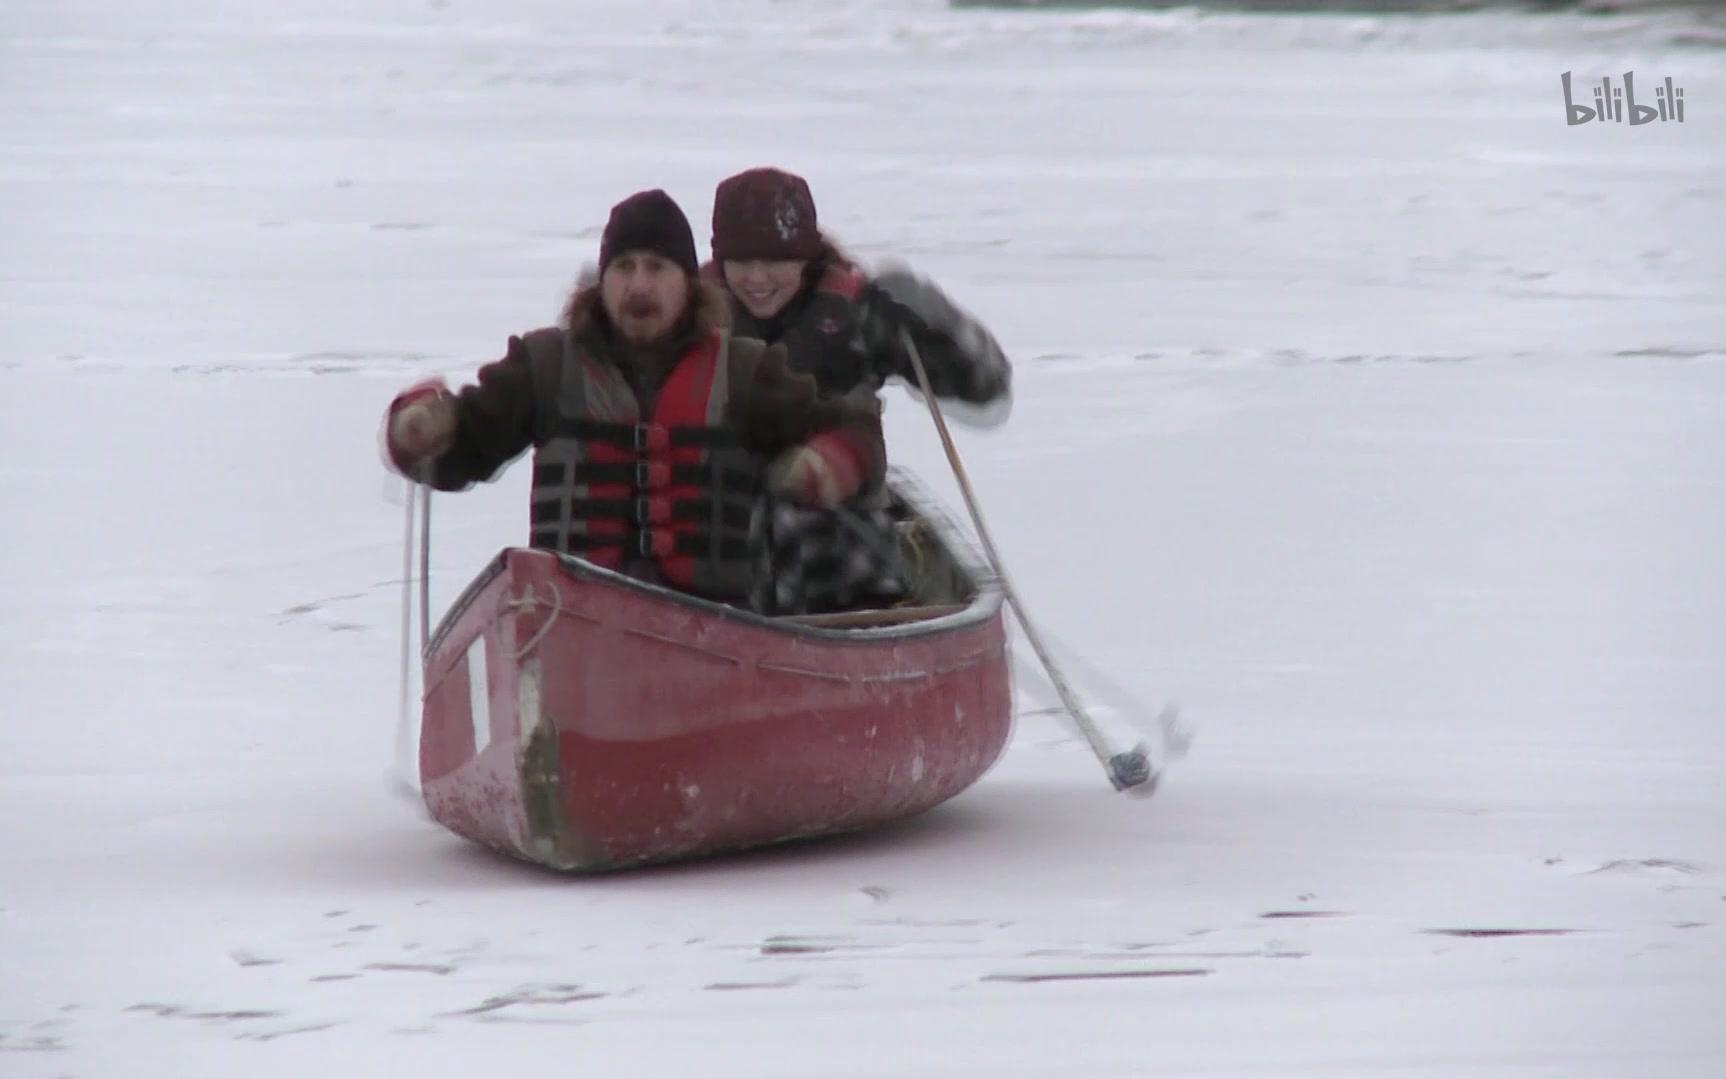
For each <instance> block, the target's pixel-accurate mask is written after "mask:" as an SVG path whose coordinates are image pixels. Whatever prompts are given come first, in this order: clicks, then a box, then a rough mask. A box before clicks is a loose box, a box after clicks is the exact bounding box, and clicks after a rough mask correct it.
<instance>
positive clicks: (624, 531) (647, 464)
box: [531, 419, 760, 560]
mask: <svg viewBox="0 0 1726 1079" xmlns="http://www.w3.org/2000/svg"><path fill="white" fill-rule="evenodd" d="M556 433H557V436H558V437H559V438H568V439H575V440H579V441H582V442H585V443H587V444H589V445H592V444H600V445H605V446H609V447H611V448H612V449H615V450H618V451H620V452H622V453H626V454H630V455H632V456H634V457H635V458H636V459H635V460H634V461H608V462H599V461H579V462H576V463H575V464H574V465H573V466H571V465H567V464H565V463H563V462H557V461H552V462H542V463H540V464H537V465H535V466H534V474H533V481H534V486H535V487H539V488H553V487H563V486H566V485H568V484H605V485H616V486H625V487H633V488H634V489H635V491H636V496H635V497H633V498H582V499H580V500H576V501H573V502H572V503H571V504H570V506H569V507H568V511H569V516H570V520H571V522H574V521H578V520H579V521H584V522H587V523H588V526H589V527H588V529H586V530H585V531H584V532H583V533H582V534H575V535H569V536H567V537H565V543H566V544H567V546H568V549H569V550H570V551H571V552H572V553H573V552H578V551H585V550H594V549H596V548H602V547H614V546H621V547H622V548H623V549H624V550H625V551H626V552H633V553H637V554H641V555H645V556H655V555H657V556H660V557H664V556H667V555H674V554H675V555H687V556H690V557H695V558H701V557H708V556H713V555H717V556H718V557H719V558H721V559H727V560H741V559H745V558H747V557H748V555H749V545H748V541H747V538H746V537H747V535H748V531H749V516H750V509H751V506H752V505H753V501H754V497H755V489H756V486H757V484H758V478H759V474H760V473H759V470H758V469H756V468H754V467H752V466H748V465H747V464H742V463H739V464H713V463H708V464H700V465H696V464H672V463H670V462H667V461H656V460H652V459H650V458H649V457H648V456H647V455H649V454H655V455H658V454H664V453H666V452H668V451H669V450H670V449H672V448H692V447H700V448H702V449H705V450H709V451H714V450H720V451H723V450H736V449H738V448H739V446H740V443H739V441H738V439H737V436H736V435H735V434H733V433H732V432H730V431H728V430H725V429H723V428H716V427H668V426H665V425H662V424H651V423H608V422H604V421H600V420H569V419H566V420H560V421H558V423H557V424H556ZM669 487H695V488H698V489H699V490H700V492H701V493H700V494H698V495H695V496H693V497H691V496H682V497H677V498H668V497H666V496H665V495H663V494H660V493H659V492H662V491H664V490H665V489H667V488H669ZM563 511H564V507H563V506H562V505H561V504H560V503H557V502H536V503H534V505H533V508H532V522H531V524H532V528H531V536H532V542H533V543H534V545H535V546H544V547H550V546H554V545H556V544H557V542H558V535H559V533H560V531H561V525H562V515H563ZM605 521H612V522H616V524H617V525H618V526H619V527H618V528H617V529H616V531H610V530H607V531H603V532H599V531H594V530H593V528H592V525H593V524H596V523H599V522H605ZM673 522H680V523H690V522H704V523H709V524H713V523H717V525H718V526H719V530H720V534H719V536H718V537H717V543H716V542H715V536H714V534H713V532H712V530H711V529H709V528H697V529H694V530H691V531H684V532H678V533H675V534H674V533H672V532H670V531H669V530H667V529H666V528H664V527H663V526H665V525H669V524H671V523H673Z"/></svg>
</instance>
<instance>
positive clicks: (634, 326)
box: [613, 296, 682, 348]
mask: <svg viewBox="0 0 1726 1079" xmlns="http://www.w3.org/2000/svg"><path fill="white" fill-rule="evenodd" d="M622 307H623V309H622V310H621V311H619V312H618V314H617V317H616V318H615V319H614V320H613V321H614V322H616V324H617V332H618V335H619V336H621V337H622V338H623V339H624V341H626V342H628V343H629V344H631V345H633V346H635V347H637V348H646V347H651V346H653V345H660V344H665V343H666V342H667V341H669V340H670V338H671V337H672V335H673V334H674V333H675V332H676V330H677V327H678V324H679V323H680V322H681V321H682V319H681V318H679V317H674V316H668V315H667V314H666V312H665V308H664V307H663V306H661V305H660V303H659V301H658V300H655V299H653V298H652V297H645V296H637V297H631V298H630V299H628V300H625V301H624V302H623V305H622Z"/></svg>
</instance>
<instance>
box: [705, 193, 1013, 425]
mask: <svg viewBox="0 0 1726 1079" xmlns="http://www.w3.org/2000/svg"><path fill="white" fill-rule="evenodd" d="M703 274H704V276H706V277H708V278H709V279H710V280H714V281H718V282H720V283H721V284H723V285H724V286H725V290H726V294H727V295H728V297H729V298H730V301H731V316H732V321H733V324H734V325H735V326H736V328H737V332H738V333H741V334H746V335H748V336H750V337H759V338H760V339H761V340H763V341H766V342H768V343H773V342H783V343H784V344H785V345H786V346H787V349H788V351H789V353H790V357H791V362H792V364H793V365H794V366H796V367H797V368H798V369H799V370H803V371H807V372H809V373H810V374H812V375H814V376H815V378H816V380H817V381H819V382H820V383H821V388H822V389H824V390H827V391H828V392H830V393H845V392H848V391H850V390H853V389H855V388H857V387H859V386H867V387H868V388H869V389H871V390H879V389H880V388H881V386H882V384H883V383H885V382H886V381H887V379H889V378H892V377H898V378H902V379H904V380H905V382H906V383H907V384H908V385H910V386H911V387H912V388H913V389H916V388H918V386H919V381H918V378H917V374H916V371H915V369H914V368H913V366H912V364H911V358H910V355H909V353H908V352H907V350H906V349H905V346H904V343H903V342H902V340H901V338H900V335H901V333H906V334H909V336H910V337H911V339H912V341H913V342H914V343H915V345H916V347H917V352H918V355H919V356H920V357H921V359H922V361H923V366H924V368H925V369H926V371H927V373H928V376H929V384H930V386H931V387H932V388H933V389H934V391H935V394H936V396H938V397H941V398H943V399H947V400H952V401H958V402H960V403H962V405H963V406H970V407H969V408H967V409H966V410H965V412H964V413H963V414H964V415H965V416H966V417H967V418H969V419H971V420H972V421H973V422H978V423H981V424H984V425H993V424H995V423H999V422H1001V421H1002V420H1004V419H1005V418H1006V415H1007V413H1008V412H1009V411H1010V410H1011V406H1012V374H1013V372H1012V367H1011V365H1010V364H1009V363H1008V361H1007V357H1006V355H1005V354H1004V353H1003V352H1002V351H1001V346H1000V344H999V343H998V342H996V340H995V337H994V335H993V334H991V333H990V332H989V331H988V330H987V329H986V328H985V327H984V326H983V325H982V324H981V323H980V322H978V321H977V320H976V319H975V318H973V317H972V316H970V315H968V314H966V313H965V312H964V311H962V310H960V308H959V307H958V306H957V305H956V304H954V303H953V301H952V300H950V299H949V298H948V297H947V295H946V293H944V292H942V291H941V290H940V289H939V288H937V287H936V286H935V285H934V283H933V282H930V281H929V280H927V279H926V278H922V277H919V276H917V275H916V274H913V273H911V272H910V271H909V270H908V269H906V268H905V267H903V266H894V267H887V268H884V269H882V270H881V271H880V272H879V273H877V274H874V275H873V276H870V275H866V274H864V273H863V272H862V271H861V270H859V269H858V268H857V266H856V265H855V264H853V263H852V261H851V260H850V259H849V258H847V257H846V256H845V255H844V254H843V253H842V252H841V251H840V250H839V248H838V247H837V246H836V245H834V243H833V242H832V241H831V240H830V239H829V238H828V237H827V236H825V235H824V234H823V233H822V232H821V229H820V226H819V222H818V219H817V217H816V213H815V199H814V196H813V195H811V194H810V191H809V184H808V182H807V181H805V180H804V179H803V177H801V176H797V175H795V174H793V173H789V172H785V171H783V170H781V169H776V168H755V169H749V170H747V171H744V172H740V173H738V174H737V175H735V176H731V177H728V178H726V179H725V180H722V181H720V183H719V187H718V188H717V189H716V190H715V191H714V193H713V261H712V262H710V263H709V264H708V265H707V266H706V267H704V268H703Z"/></svg>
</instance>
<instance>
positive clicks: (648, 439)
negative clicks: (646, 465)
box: [635, 423, 671, 453]
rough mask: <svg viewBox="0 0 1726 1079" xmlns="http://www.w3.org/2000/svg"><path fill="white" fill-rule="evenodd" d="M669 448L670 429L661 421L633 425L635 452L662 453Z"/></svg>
mask: <svg viewBox="0 0 1726 1079" xmlns="http://www.w3.org/2000/svg"><path fill="white" fill-rule="evenodd" d="M670 448H671V431H670V429H668V428H667V427H666V426H665V425H664V424H662V423H638V424H636V425H635V452H636V453H664V452H665V451H667V450H669V449H670Z"/></svg>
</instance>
